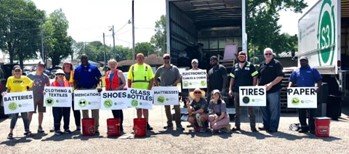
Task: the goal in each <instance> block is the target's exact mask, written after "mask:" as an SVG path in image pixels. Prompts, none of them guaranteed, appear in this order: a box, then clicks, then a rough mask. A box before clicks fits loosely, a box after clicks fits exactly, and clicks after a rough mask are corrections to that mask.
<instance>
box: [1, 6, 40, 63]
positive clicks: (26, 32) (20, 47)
mask: <svg viewBox="0 0 349 154" xmlns="http://www.w3.org/2000/svg"><path fill="white" fill-rule="evenodd" d="M44 18H45V14H44V12H43V11H41V10H39V9H37V8H36V6H35V4H34V3H33V2H31V1H26V0H1V1H0V48H1V49H2V50H3V51H4V52H7V53H9V55H10V63H13V61H14V60H15V59H18V60H19V63H20V65H21V66H22V67H23V61H24V60H25V59H30V58H36V52H37V51H38V49H39V48H40V45H41V43H40V42H41V27H40V25H41V24H42V23H43V21H44Z"/></svg>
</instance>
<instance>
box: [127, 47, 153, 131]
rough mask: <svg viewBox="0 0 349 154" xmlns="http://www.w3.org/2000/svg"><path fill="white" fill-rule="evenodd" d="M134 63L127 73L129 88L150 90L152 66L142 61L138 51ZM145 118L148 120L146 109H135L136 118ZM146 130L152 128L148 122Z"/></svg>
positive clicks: (141, 55)
mask: <svg viewBox="0 0 349 154" xmlns="http://www.w3.org/2000/svg"><path fill="white" fill-rule="evenodd" d="M136 61H137V63H136V64H133V65H132V66H131V67H130V69H129V71H128V75H127V80H128V82H127V84H128V87H129V88H136V89H147V90H151V89H152V87H153V79H154V73H153V70H152V68H151V67H150V66H149V65H148V64H146V63H144V55H143V54H142V53H138V54H137V56H136ZM142 117H143V118H146V119H147V121H148V117H149V114H148V109H137V118H142ZM147 129H148V130H153V128H152V127H150V125H149V123H148V124H147Z"/></svg>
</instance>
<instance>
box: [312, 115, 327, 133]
mask: <svg viewBox="0 0 349 154" xmlns="http://www.w3.org/2000/svg"><path fill="white" fill-rule="evenodd" d="M314 119H315V135H316V136H317V137H329V136H330V123H331V119H330V118H328V117H316V118H314Z"/></svg>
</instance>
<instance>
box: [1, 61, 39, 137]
mask: <svg viewBox="0 0 349 154" xmlns="http://www.w3.org/2000/svg"><path fill="white" fill-rule="evenodd" d="M12 74H13V76H10V77H9V78H8V79H7V82H6V88H7V92H9V93H12V92H25V91H27V90H28V89H29V88H31V87H32V86H33V81H32V80H30V79H29V78H28V77H26V76H23V75H22V69H21V67H20V66H19V65H15V66H14V67H13V73H12ZM4 95H5V94H4ZM21 116H22V119H23V123H24V130H25V133H24V135H26V136H30V135H31V134H32V133H31V132H30V130H29V118H28V113H27V112H22V113H21ZM10 117H11V124H10V133H9V134H8V136H7V138H8V139H13V129H14V128H15V126H16V122H17V119H18V113H15V114H11V115H10Z"/></svg>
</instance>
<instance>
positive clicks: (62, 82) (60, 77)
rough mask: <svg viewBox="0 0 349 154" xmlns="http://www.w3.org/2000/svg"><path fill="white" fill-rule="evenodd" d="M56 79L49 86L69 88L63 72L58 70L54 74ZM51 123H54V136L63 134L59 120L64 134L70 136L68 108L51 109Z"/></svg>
mask: <svg viewBox="0 0 349 154" xmlns="http://www.w3.org/2000/svg"><path fill="white" fill-rule="evenodd" d="M55 75H56V79H55V81H53V82H52V84H51V86H53V87H70V84H69V81H67V80H66V79H65V73H64V71H63V70H61V69H59V70H57V72H56V74H55ZM52 112H53V121H54V130H55V135H62V134H63V132H62V131H61V130H60V129H61V120H62V118H63V121H64V126H63V128H64V132H65V133H67V134H70V133H71V131H70V130H69V122H70V107H53V108H52Z"/></svg>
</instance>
